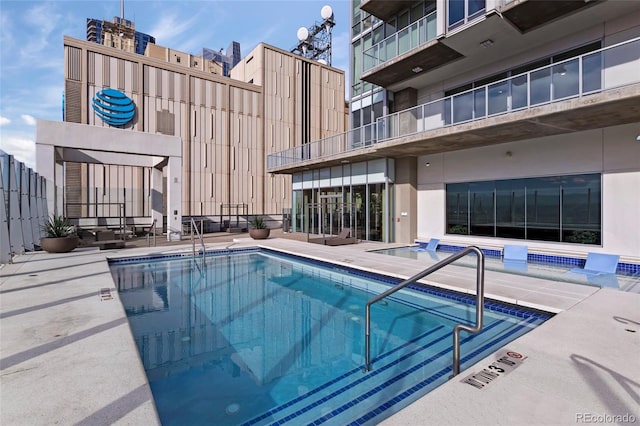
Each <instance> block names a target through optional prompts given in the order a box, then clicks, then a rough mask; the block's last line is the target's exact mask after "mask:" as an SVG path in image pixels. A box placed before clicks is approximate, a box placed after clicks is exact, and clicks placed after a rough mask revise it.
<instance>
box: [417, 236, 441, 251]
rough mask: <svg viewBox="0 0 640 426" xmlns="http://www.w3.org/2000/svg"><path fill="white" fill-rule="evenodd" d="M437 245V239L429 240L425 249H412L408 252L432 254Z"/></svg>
mask: <svg viewBox="0 0 640 426" xmlns="http://www.w3.org/2000/svg"><path fill="white" fill-rule="evenodd" d="M439 243H440V240H439V239H437V238H431V239H430V240H429V243H428V244H427V246H426V247H413V248H411V249H410V250H411V251H431V252H434V251H436V249H437V248H438V244H439Z"/></svg>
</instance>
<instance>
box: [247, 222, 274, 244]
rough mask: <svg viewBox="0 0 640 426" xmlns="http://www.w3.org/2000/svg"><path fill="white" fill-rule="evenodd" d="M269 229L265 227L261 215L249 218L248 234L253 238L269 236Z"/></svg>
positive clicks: (260, 238)
mask: <svg viewBox="0 0 640 426" xmlns="http://www.w3.org/2000/svg"><path fill="white" fill-rule="evenodd" d="M270 232H271V230H270V229H269V228H267V224H266V223H265V221H264V219H263V218H262V216H255V217H254V218H253V219H252V220H251V227H250V228H249V236H250V237H251V238H253V239H254V240H264V239H265V238H269V233H270Z"/></svg>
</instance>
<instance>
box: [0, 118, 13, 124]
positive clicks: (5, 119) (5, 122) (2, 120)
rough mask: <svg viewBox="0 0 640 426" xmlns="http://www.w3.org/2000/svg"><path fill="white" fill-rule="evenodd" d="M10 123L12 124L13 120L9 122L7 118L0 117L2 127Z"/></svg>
mask: <svg viewBox="0 0 640 426" xmlns="http://www.w3.org/2000/svg"><path fill="white" fill-rule="evenodd" d="M9 123H11V120H9V119H8V118H7V117H2V116H0V126H5V125H7V124H9Z"/></svg>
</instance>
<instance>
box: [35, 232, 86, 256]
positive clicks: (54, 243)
mask: <svg viewBox="0 0 640 426" xmlns="http://www.w3.org/2000/svg"><path fill="white" fill-rule="evenodd" d="M40 247H41V248H42V250H44V251H47V252H49V253H67V252H70V251H71V250H73V249H74V248H76V247H78V237H77V236H75V235H73V236H69V237H55V238H50V237H44V238H40Z"/></svg>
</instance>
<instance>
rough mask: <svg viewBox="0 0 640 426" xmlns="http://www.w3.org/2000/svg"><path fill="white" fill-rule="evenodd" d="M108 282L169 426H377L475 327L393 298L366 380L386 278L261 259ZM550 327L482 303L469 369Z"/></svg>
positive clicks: (443, 296) (188, 262) (458, 308)
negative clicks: (375, 299) (459, 329)
mask: <svg viewBox="0 0 640 426" xmlns="http://www.w3.org/2000/svg"><path fill="white" fill-rule="evenodd" d="M111 271H112V275H113V278H114V280H115V282H116V283H117V286H118V290H119V292H120V298H121V300H122V303H123V305H124V307H125V310H126V312H127V315H128V317H129V322H130V325H131V329H132V332H133V334H134V338H135V341H136V344H137V346H138V349H139V351H140V356H141V359H142V362H143V364H144V368H145V370H146V372H147V376H148V379H149V382H150V385H151V390H152V393H153V396H154V400H155V403H156V407H157V410H158V413H159V416H160V420H161V422H162V424H163V425H172V424H176V425H178V424H190V425H191V424H209V425H210V424H215V425H238V424H246V425H252V424H293V425H297V424H311V423H313V424H323V423H327V424H341V425H342V424H350V423H353V422H358V424H376V423H378V422H380V421H381V420H382V419H384V418H386V417H389V416H390V415H391V414H393V413H395V412H397V411H399V410H400V409H402V408H404V407H405V406H407V405H408V404H409V403H411V402H413V401H414V400H416V399H418V398H419V397H420V396H422V395H424V394H426V393H427V392H428V391H430V390H432V389H434V388H435V387H437V386H438V385H440V384H442V383H444V382H445V381H446V380H447V378H448V376H449V375H450V374H451V362H452V349H451V342H452V330H453V327H454V326H455V324H457V323H459V322H462V323H473V321H474V319H475V306H474V299H473V298H472V297H469V296H466V295H461V294H457V293H453V292H446V291H442V290H437V289H431V288H422V289H421V291H411V290H408V291H402V292H399V293H396V294H397V295H398V297H394V298H388V299H385V300H384V301H381V302H379V303H377V304H374V305H373V306H372V311H371V319H372V322H371V357H372V370H371V371H370V372H368V373H364V372H363V370H362V368H363V366H364V343H363V342H364V326H365V324H364V308H365V304H366V302H367V300H368V299H370V298H371V297H372V296H373V294H377V293H380V292H381V291H384V290H385V289H387V288H388V287H389V285H391V284H392V283H395V281H394V280H393V279H391V278H386V279H375V278H376V277H374V276H373V275H372V274H367V273H364V272H357V271H354V270H345V269H343V268H340V269H339V268H337V267H332V266H330V265H320V264H318V263H311V262H310V261H304V260H301V259H300V258H294V257H290V256H285V255H280V254H277V253H276V252H273V251H267V250H259V249H254V250H249V251H247V250H242V251H239V252H231V251H227V252H225V253H222V254H211V255H209V256H208V257H207V259H206V264H202V263H201V259H199V260H198V259H193V258H190V257H185V258H175V259H163V258H161V259H151V258H148V259H137V260H135V261H127V260H118V261H114V262H112V263H111ZM380 278H381V277H380ZM501 311H502V312H501ZM549 316H550V315H548V314H546V313H542V312H534V311H529V310H525V309H521V308H518V307H513V306H509V305H503V304H499V303H494V302H490V301H487V302H486V303H485V316H484V321H485V324H484V328H483V331H482V332H481V333H479V334H478V335H474V336H470V335H468V334H466V333H464V332H463V333H462V335H461V337H462V339H461V341H462V346H461V360H462V363H461V370H464V369H465V368H468V367H469V366H471V365H473V364H474V363H475V362H477V361H479V360H481V359H482V358H484V357H485V356H487V355H489V354H491V353H493V352H495V351H496V350H497V349H499V348H501V347H503V346H504V345H506V344H507V343H508V342H510V341H512V340H513V339H515V338H517V337H519V336H521V335H523V334H525V333H526V332H528V331H530V330H531V329H533V328H535V327H536V326H538V325H540V324H542V323H543V322H544V321H545V320H546V319H548V318H549Z"/></svg>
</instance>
